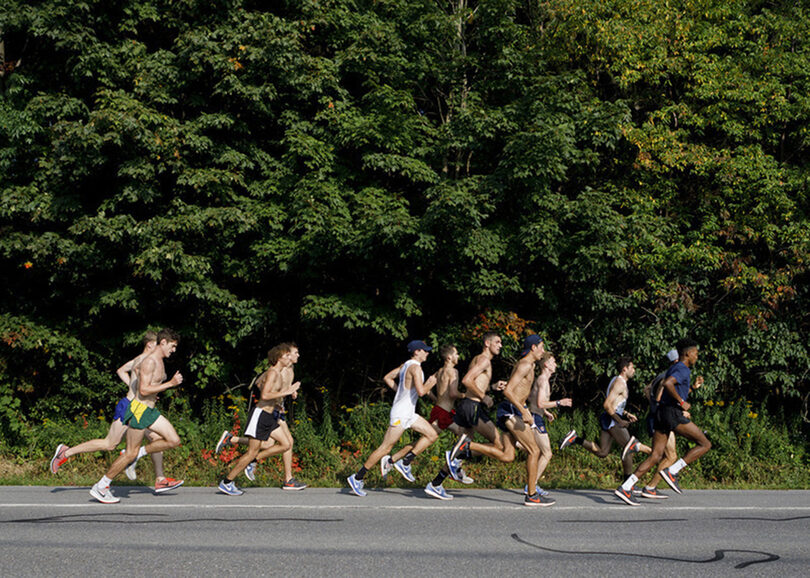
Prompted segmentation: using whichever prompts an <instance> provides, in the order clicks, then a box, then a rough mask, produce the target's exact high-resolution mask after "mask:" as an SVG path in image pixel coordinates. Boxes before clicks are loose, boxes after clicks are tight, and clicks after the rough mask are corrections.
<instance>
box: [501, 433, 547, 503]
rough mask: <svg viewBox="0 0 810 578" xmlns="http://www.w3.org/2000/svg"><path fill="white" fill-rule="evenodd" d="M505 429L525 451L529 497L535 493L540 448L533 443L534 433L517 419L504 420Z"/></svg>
mask: <svg viewBox="0 0 810 578" xmlns="http://www.w3.org/2000/svg"><path fill="white" fill-rule="evenodd" d="M506 428H507V429H508V430H509V432H510V434H511V435H512V437H513V438H514V440H515V441H516V442H520V445H522V446H523V449H525V450H526V453H527V457H526V485H527V486H529V488H528V489H529V495H530V496H533V495H534V494H535V492H537V482H536V480H537V464H538V462H539V461H540V448H539V447H538V446H537V443H536V442H535V441H534V433H533V431H532V429H531V428H530V426H529V425H527V424H526V423H525V422H524V421H523V420H522V419H520V418H518V417H510V418H509V419H507V420H506Z"/></svg>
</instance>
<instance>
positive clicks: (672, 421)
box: [655, 405, 691, 435]
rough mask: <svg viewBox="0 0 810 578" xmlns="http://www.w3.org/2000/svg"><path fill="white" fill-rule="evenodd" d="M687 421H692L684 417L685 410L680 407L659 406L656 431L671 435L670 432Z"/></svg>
mask: <svg viewBox="0 0 810 578" xmlns="http://www.w3.org/2000/svg"><path fill="white" fill-rule="evenodd" d="M685 423H691V422H690V421H689V419H688V418H686V417H684V415H683V410H682V409H681V408H680V407H675V406H671V405H659V406H658V411H657V412H656V413H655V431H660V432H662V433H665V434H667V435H669V432H671V431H675V428H676V427H678V426H679V425H683V424H685Z"/></svg>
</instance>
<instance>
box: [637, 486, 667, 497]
mask: <svg viewBox="0 0 810 578" xmlns="http://www.w3.org/2000/svg"><path fill="white" fill-rule="evenodd" d="M641 496H642V497H643V498H649V499H651V500H666V499H667V498H669V496H667V495H666V494H662V493H661V492H659V491H658V490H656V489H655V488H644V489H643V490H641Z"/></svg>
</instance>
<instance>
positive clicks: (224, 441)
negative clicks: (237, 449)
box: [214, 430, 233, 454]
mask: <svg viewBox="0 0 810 578" xmlns="http://www.w3.org/2000/svg"><path fill="white" fill-rule="evenodd" d="M232 437H233V434H231V432H229V431H228V430H225V431H224V432H222V435H221V436H219V441H218V442H217V447H216V448H214V453H215V454H218V453H219V452H221V451H222V449H223V448H224V447H225V446H226V445H228V444H230V443H231V438H232Z"/></svg>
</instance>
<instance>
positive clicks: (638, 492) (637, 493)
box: [630, 486, 641, 498]
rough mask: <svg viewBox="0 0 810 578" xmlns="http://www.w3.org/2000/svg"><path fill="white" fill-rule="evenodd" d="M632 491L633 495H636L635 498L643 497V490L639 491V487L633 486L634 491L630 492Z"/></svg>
mask: <svg viewBox="0 0 810 578" xmlns="http://www.w3.org/2000/svg"><path fill="white" fill-rule="evenodd" d="M630 491H631V492H633V495H634V496H635V497H637V498H638V497H639V496H640V495H641V490H639V489H638V488H637V487H635V486H633V489H632V490H630Z"/></svg>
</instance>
